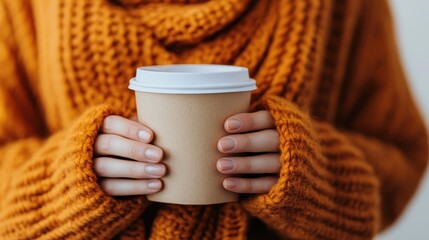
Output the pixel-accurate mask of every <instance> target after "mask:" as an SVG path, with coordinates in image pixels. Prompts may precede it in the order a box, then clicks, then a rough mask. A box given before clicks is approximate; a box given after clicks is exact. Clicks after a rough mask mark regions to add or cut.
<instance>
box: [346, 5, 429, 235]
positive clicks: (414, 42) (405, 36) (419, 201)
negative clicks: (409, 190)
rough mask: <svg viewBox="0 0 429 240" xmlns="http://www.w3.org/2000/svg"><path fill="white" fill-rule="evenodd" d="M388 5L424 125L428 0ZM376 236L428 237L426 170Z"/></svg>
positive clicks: (428, 89) (428, 107) (428, 96)
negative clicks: (394, 219) (401, 207)
mask: <svg viewBox="0 0 429 240" xmlns="http://www.w3.org/2000/svg"><path fill="white" fill-rule="evenodd" d="M352 1H353V0H352ZM391 7H392V11H393V14H394V17H395V22H396V33H397V36H398V43H399V47H400V52H401V56H402V62H403V64H404V67H405V69H406V72H407V75H408V78H409V83H410V86H411V88H412V90H413V92H414V95H415V99H416V100H417V102H418V104H419V106H420V109H421V111H422V112H423V114H424V115H425V118H426V126H429V121H428V120H429V1H428V0H391ZM404 181H406V179H404ZM377 239H378V240H408V239H412V240H427V239H429V174H428V172H426V176H425V179H424V180H423V182H422V184H421V185H420V189H419V191H418V193H417V194H416V195H415V197H414V199H413V201H412V202H411V204H410V205H409V206H408V208H407V210H406V212H405V213H404V214H403V215H402V217H401V218H400V219H399V220H398V221H397V222H396V224H395V225H393V226H392V227H391V228H390V229H388V230H387V231H385V232H384V233H382V234H380V235H379V236H378V237H377Z"/></svg>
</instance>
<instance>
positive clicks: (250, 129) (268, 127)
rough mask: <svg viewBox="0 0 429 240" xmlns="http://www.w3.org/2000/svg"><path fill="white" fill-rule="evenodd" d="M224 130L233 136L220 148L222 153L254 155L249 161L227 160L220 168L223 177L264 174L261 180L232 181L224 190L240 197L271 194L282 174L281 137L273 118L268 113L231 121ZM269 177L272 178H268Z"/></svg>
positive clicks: (227, 181) (239, 116) (242, 115)
mask: <svg viewBox="0 0 429 240" xmlns="http://www.w3.org/2000/svg"><path fill="white" fill-rule="evenodd" d="M224 128H225V130H226V131H227V132H228V133H231V135H227V136H225V137H222V138H221V139H220V140H219V141H218V144H217V147H218V149H219V151H221V152H222V153H254V154H252V156H246V157H224V158H221V159H219V160H218V162H217V164H216V166H217V169H218V171H220V172H221V173H223V174H252V175H253V176H254V175H255V174H264V176H261V177H257V178H238V177H228V178H226V179H225V180H224V181H223V187H224V188H225V189H227V190H229V191H232V192H237V193H268V191H269V190H270V189H271V187H272V186H273V185H274V184H275V183H276V182H277V180H278V175H279V172H280V167H281V163H280V149H279V134H278V132H277V130H276V129H275V125H274V120H273V118H272V117H271V114H270V113H269V112H268V111H266V110H264V111H259V112H254V113H240V114H237V115H234V116H232V117H230V118H228V119H227V120H226V121H225V124H224ZM267 174H268V176H267Z"/></svg>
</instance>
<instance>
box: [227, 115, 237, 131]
mask: <svg viewBox="0 0 429 240" xmlns="http://www.w3.org/2000/svg"><path fill="white" fill-rule="evenodd" d="M226 126H227V128H228V130H230V131H235V130H238V129H239V128H240V127H241V121H240V120H239V119H236V118H231V119H229V120H228V121H226Z"/></svg>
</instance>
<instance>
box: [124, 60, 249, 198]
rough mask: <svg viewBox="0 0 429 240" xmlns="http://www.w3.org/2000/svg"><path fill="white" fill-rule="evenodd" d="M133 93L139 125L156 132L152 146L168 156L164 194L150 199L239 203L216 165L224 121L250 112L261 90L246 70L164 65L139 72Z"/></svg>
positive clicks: (220, 154) (222, 155) (131, 86)
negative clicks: (253, 96)
mask: <svg viewBox="0 0 429 240" xmlns="http://www.w3.org/2000/svg"><path fill="white" fill-rule="evenodd" d="M129 88H130V89H132V90H135V94H136V101H137V115H138V120H139V122H141V123H143V124H144V125H146V126H148V127H149V128H151V129H152V130H153V131H154V133H155V139H154V141H153V144H155V145H156V146H159V147H160V148H162V149H163V151H164V158H163V161H162V163H164V164H165V165H166V166H167V169H168V170H167V174H166V176H165V177H163V178H162V181H163V183H164V187H163V189H162V190H161V191H160V192H158V193H154V194H150V195H147V199H148V200H150V201H155V202H164V203H175V204H192V205H200V204H201V205H206V204H216V203H224V202H231V201H236V200H237V199H238V195H237V194H235V193H232V192H230V191H227V190H225V189H224V188H223V186H222V182H223V180H224V179H225V178H226V177H228V176H227V175H224V174H221V173H219V171H218V170H217V168H216V162H217V160H218V159H220V158H221V157H224V156H226V154H222V153H221V152H219V150H218V149H217V142H218V140H219V139H220V138H221V137H223V136H225V135H227V132H226V131H225V130H224V122H225V120H226V119H227V118H228V117H230V116H232V115H234V114H238V113H242V112H248V110H249V104H250V91H251V90H254V89H256V84H255V81H254V80H253V79H250V78H249V74H248V70H247V68H244V67H237V66H227V65H197V64H195V65H193V64H178V65H160V66H148V67H140V68H138V69H137V74H136V77H135V78H133V79H131V81H130V85H129Z"/></svg>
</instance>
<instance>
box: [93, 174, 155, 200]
mask: <svg viewBox="0 0 429 240" xmlns="http://www.w3.org/2000/svg"><path fill="white" fill-rule="evenodd" d="M99 184H100V187H101V189H102V190H103V191H104V192H105V193H107V194H109V195H112V196H129V195H145V194H151V193H155V192H158V191H159V190H161V188H162V182H161V180H159V179H155V180H133V179H110V178H104V179H101V180H100V182H99Z"/></svg>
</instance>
